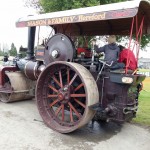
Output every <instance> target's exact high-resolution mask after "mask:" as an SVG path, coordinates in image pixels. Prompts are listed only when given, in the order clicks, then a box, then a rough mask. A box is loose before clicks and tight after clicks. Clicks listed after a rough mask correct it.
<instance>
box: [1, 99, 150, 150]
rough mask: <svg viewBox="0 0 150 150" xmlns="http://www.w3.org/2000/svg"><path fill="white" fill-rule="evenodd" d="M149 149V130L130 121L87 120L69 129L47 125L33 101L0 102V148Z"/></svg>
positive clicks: (34, 149) (67, 149)
mask: <svg viewBox="0 0 150 150" xmlns="http://www.w3.org/2000/svg"><path fill="white" fill-rule="evenodd" d="M80 149H81V150H150V131H149V130H148V129H145V128H142V127H139V126H136V125H133V124H129V123H127V124H124V125H123V126H119V125H116V124H114V123H109V124H100V123H97V122H94V124H93V125H92V123H91V122H90V123H89V124H88V125H87V126H85V127H83V128H81V129H79V130H77V131H75V132H73V133H71V134H60V133H57V132H55V131H53V130H51V129H49V128H47V127H46V126H45V125H44V124H43V122H42V119H41V117H40V116H39V113H38V110H37V108H36V104H35V101H33V100H32V101H24V102H17V103H11V104H4V103H1V102H0V150H80Z"/></svg>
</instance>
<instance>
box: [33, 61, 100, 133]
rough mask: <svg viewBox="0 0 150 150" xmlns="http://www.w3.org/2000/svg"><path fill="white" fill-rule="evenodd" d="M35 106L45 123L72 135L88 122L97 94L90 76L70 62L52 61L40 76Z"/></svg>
mask: <svg viewBox="0 0 150 150" xmlns="http://www.w3.org/2000/svg"><path fill="white" fill-rule="evenodd" d="M36 99H37V106H38V109H39V112H40V115H41V117H42V118H43V120H44V122H45V124H46V125H47V126H48V127H50V128H52V129H53V130H56V131H58V132H60V133H69V132H72V131H74V130H76V129H78V128H80V127H82V126H83V125H85V124H86V123H88V122H89V121H90V120H91V119H92V118H93V116H94V115H95V111H94V110H91V109H90V108H89V106H91V105H93V104H95V103H98V101H99V92H98V88H97V85H96V82H95V80H94V78H93V76H92V75H91V73H90V72H89V71H88V70H87V69H86V68H85V67H84V66H82V65H80V64H77V63H72V62H62V61H58V62H53V63H51V64H50V65H48V66H47V67H46V68H45V70H44V71H43V72H42V73H41V75H40V76H39V79H38V81H37V86H36Z"/></svg>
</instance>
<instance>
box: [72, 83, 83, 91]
mask: <svg viewBox="0 0 150 150" xmlns="http://www.w3.org/2000/svg"><path fill="white" fill-rule="evenodd" d="M82 86H84V84H83V83H81V84H80V85H79V86H77V87H76V88H75V90H74V91H75V92H76V91H77V90H79V89H80V88H81V87H82Z"/></svg>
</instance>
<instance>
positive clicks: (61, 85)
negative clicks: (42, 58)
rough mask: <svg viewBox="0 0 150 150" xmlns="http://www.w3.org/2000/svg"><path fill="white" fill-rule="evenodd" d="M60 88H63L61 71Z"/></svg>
mask: <svg viewBox="0 0 150 150" xmlns="http://www.w3.org/2000/svg"><path fill="white" fill-rule="evenodd" d="M59 80H60V87H63V83H62V75H61V70H60V71H59Z"/></svg>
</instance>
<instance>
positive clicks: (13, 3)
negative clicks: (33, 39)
mask: <svg viewBox="0 0 150 150" xmlns="http://www.w3.org/2000/svg"><path fill="white" fill-rule="evenodd" d="M24 5H25V4H24V1H23V0H3V1H1V2H0V19H1V21H0V22H1V23H0V43H1V47H2V45H3V44H4V45H6V44H7V45H8V46H10V45H11V43H12V42H13V43H14V44H15V46H16V47H17V48H19V47H20V46H21V45H23V46H25V47H26V45H27V34H28V31H27V28H16V26H15V23H16V21H17V20H18V19H19V18H21V17H24V16H27V15H32V14H35V13H36V11H35V10H34V9H32V8H27V7H25V6H24Z"/></svg>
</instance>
